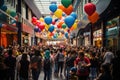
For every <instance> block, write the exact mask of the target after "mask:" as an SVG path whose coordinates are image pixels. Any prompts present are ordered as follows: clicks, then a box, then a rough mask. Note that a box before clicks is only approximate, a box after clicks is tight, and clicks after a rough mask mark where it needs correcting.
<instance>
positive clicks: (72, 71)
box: [69, 67, 78, 80]
mask: <svg viewBox="0 0 120 80" xmlns="http://www.w3.org/2000/svg"><path fill="white" fill-rule="evenodd" d="M76 72H77V68H76V67H72V68H71V69H70V75H69V80H78V77H77V75H76Z"/></svg>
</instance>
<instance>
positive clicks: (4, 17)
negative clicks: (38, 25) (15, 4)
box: [0, 9, 34, 29]
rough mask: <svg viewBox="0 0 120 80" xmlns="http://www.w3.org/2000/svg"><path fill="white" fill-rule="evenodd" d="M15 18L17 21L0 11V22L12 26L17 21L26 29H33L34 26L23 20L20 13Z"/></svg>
mask: <svg viewBox="0 0 120 80" xmlns="http://www.w3.org/2000/svg"><path fill="white" fill-rule="evenodd" d="M17 16H18V20H16V19H15V18H14V17H12V16H10V15H9V14H7V13H6V12H4V11H3V10H1V9H0V22H2V23H7V24H11V25H12V24H13V23H15V22H16V21H19V22H21V23H23V24H26V25H27V26H28V27H31V28H32V29H33V28H34V25H33V24H32V23H30V22H29V21H28V20H27V19H25V18H23V17H22V15H21V14H20V13H17Z"/></svg>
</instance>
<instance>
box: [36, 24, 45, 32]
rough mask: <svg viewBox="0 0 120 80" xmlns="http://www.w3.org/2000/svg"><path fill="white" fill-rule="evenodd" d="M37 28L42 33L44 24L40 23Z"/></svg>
mask: <svg viewBox="0 0 120 80" xmlns="http://www.w3.org/2000/svg"><path fill="white" fill-rule="evenodd" d="M38 27H39V28H40V30H41V31H42V30H43V29H44V28H45V24H44V23H41V24H39V25H38Z"/></svg>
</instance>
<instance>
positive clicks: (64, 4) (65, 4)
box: [61, 0, 72, 8]
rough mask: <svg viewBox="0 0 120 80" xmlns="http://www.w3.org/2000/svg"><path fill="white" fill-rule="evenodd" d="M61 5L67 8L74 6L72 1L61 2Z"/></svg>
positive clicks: (62, 0) (63, 0)
mask: <svg viewBox="0 0 120 80" xmlns="http://www.w3.org/2000/svg"><path fill="white" fill-rule="evenodd" d="M61 3H62V5H63V6H64V7H66V8H67V7H68V6H69V5H70V4H72V0H61Z"/></svg>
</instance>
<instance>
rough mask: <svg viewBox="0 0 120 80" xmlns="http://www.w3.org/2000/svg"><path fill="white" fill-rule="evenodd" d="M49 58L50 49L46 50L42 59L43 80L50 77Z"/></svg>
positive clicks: (47, 79) (48, 79)
mask: <svg viewBox="0 0 120 80" xmlns="http://www.w3.org/2000/svg"><path fill="white" fill-rule="evenodd" d="M51 63H52V62H51V58H50V51H49V50H46V51H45V55H44V60H43V70H44V80H50V79H51V73H52V69H51V66H52V65H51Z"/></svg>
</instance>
